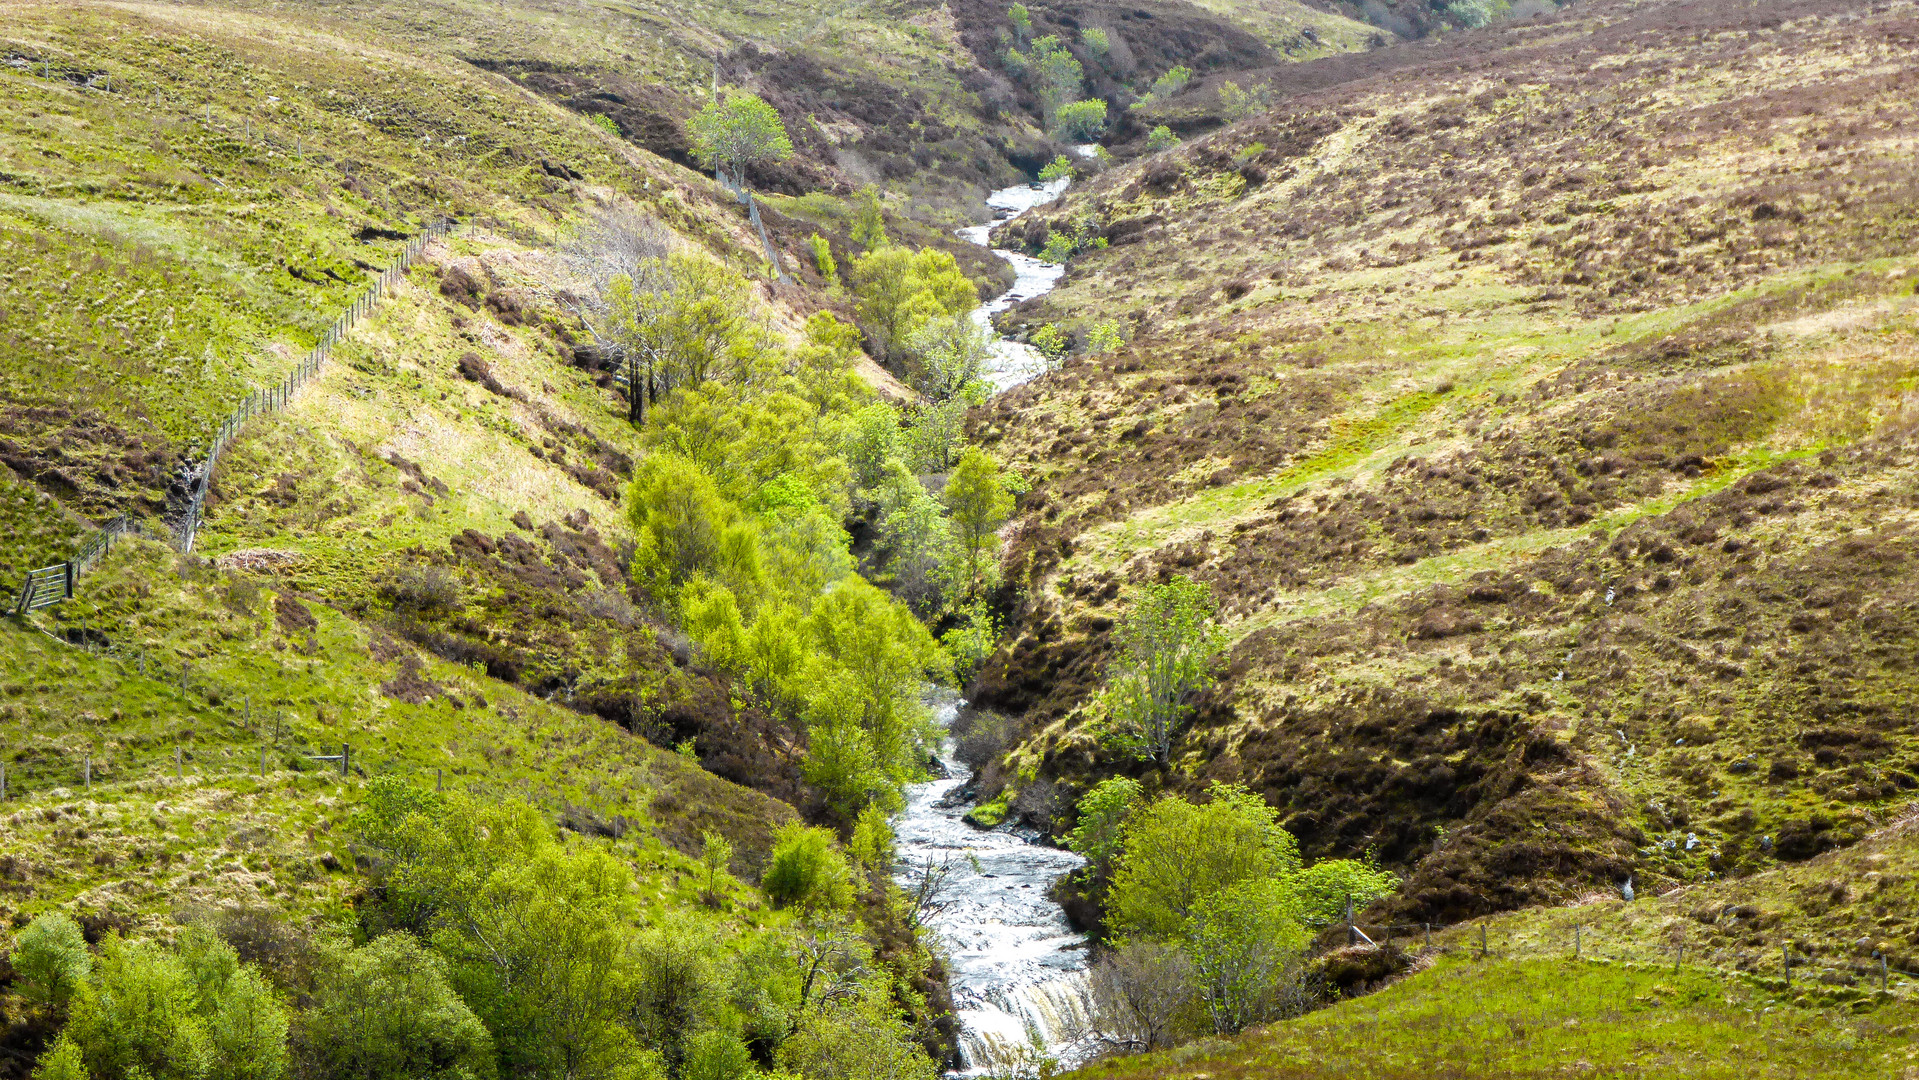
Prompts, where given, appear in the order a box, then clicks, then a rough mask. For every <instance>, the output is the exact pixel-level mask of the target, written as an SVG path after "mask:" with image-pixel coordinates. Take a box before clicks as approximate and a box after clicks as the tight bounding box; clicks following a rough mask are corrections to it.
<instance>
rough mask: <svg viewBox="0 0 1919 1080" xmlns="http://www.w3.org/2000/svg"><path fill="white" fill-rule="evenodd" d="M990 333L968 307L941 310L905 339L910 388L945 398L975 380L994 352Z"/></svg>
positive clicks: (943, 399) (935, 399)
mask: <svg viewBox="0 0 1919 1080" xmlns="http://www.w3.org/2000/svg"><path fill="white" fill-rule="evenodd" d="M993 341H994V338H993V335H992V333H991V332H990V331H988V330H987V328H986V327H984V326H982V325H980V323H979V322H978V321H976V320H975V319H974V318H973V315H972V313H971V312H970V311H961V312H951V313H948V312H942V313H941V314H940V315H938V316H935V317H933V318H930V319H927V320H926V322H924V323H922V324H921V325H920V327H919V328H918V329H916V330H914V331H913V333H912V334H911V336H909V337H908V338H907V340H906V356H907V370H908V372H909V374H910V376H911V380H912V384H913V389H915V390H918V391H919V392H920V393H922V394H925V395H926V396H927V397H929V398H931V399H932V400H934V401H945V400H947V399H948V398H951V397H953V396H955V395H957V394H960V393H962V392H964V391H965V390H966V389H967V388H968V387H971V386H972V385H973V384H975V383H977V382H978V381H979V379H980V373H981V372H982V371H984V370H985V367H986V359H987V357H989V356H991V355H992V352H993Z"/></svg>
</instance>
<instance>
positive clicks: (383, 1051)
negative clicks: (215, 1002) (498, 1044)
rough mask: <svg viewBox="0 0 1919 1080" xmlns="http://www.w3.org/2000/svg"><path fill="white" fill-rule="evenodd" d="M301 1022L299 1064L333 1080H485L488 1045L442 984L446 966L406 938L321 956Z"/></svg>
mask: <svg viewBox="0 0 1919 1080" xmlns="http://www.w3.org/2000/svg"><path fill="white" fill-rule="evenodd" d="M323 956H324V960H325V962H324V963H323V964H322V965H321V967H320V971H321V976H320V981H319V986H318V987H317V988H316V990H315V993H314V1004H313V1007H312V1008H311V1009H309V1010H308V1011H307V1012H306V1013H305V1014H304V1015H303V1016H302V1018H301V1024H300V1030H299V1037H298V1043H299V1046H300V1054H301V1058H302V1060H303V1062H304V1063H305V1064H306V1065H307V1067H308V1068H309V1069H310V1070H311V1071H313V1072H315V1073H317V1074H319V1075H322V1076H326V1077H329V1078H334V1080H484V1078H486V1077H491V1076H493V1075H494V1057H493V1040H492V1038H491V1037H490V1036H489V1035H488V1034H487V1030H486V1028H485V1027H484V1026H483V1025H482V1024H481V1023H480V1020H479V1018H478V1017H476V1016H474V1015H473V1011H472V1010H471V1009H469V1008H468V1007H467V1005H466V1003H465V1002H464V1001H462V1000H461V999H460V996H459V995H458V994H457V993H455V992H454V990H453V987H452V986H451V985H450V983H449V982H448V979H447V965H446V961H444V960H442V959H441V958H440V957H439V956H437V955H435V954H434V953H433V952H432V951H430V950H428V949H427V948H425V947H424V946H422V945H421V944H420V943H419V942H418V941H417V940H415V939H414V938H413V936H412V935H410V934H405V933H392V934H384V935H382V936H380V937H377V938H375V939H373V940H372V941H371V942H368V943H367V944H366V945H364V946H362V947H360V948H357V949H352V948H348V947H346V946H345V945H344V944H343V943H339V942H335V943H331V944H329V945H328V946H326V947H325V949H324V950H323Z"/></svg>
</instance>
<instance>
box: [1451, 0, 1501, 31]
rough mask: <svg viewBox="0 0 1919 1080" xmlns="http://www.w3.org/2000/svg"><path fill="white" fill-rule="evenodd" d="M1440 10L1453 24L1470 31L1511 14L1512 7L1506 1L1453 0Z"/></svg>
mask: <svg viewBox="0 0 1919 1080" xmlns="http://www.w3.org/2000/svg"><path fill="white" fill-rule="evenodd" d="M1440 10H1442V11H1444V12H1445V13H1446V15H1447V17H1448V18H1450V19H1452V21H1453V22H1454V23H1456V24H1458V25H1459V26H1462V27H1465V28H1466V29H1469V30H1470V29H1473V28H1476V27H1481V26H1485V25H1487V24H1488V23H1492V22H1496V21H1498V20H1500V19H1503V18H1505V17H1506V16H1507V15H1509V14H1511V13H1512V5H1511V4H1510V3H1508V2H1507V0H1453V3H1450V4H1447V5H1445V6H1444V7H1443V8H1441V9H1440Z"/></svg>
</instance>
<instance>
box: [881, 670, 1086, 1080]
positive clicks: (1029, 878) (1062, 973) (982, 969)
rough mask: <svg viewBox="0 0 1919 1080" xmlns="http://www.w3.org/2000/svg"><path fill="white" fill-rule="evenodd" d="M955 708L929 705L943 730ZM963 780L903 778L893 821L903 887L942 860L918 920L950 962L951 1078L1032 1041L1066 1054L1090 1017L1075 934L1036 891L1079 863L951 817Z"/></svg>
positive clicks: (1068, 1059) (959, 803)
mask: <svg viewBox="0 0 1919 1080" xmlns="http://www.w3.org/2000/svg"><path fill="white" fill-rule="evenodd" d="M949 695H950V692H949ZM959 707H960V702H958V701H957V700H954V699H952V698H951V697H950V696H949V697H947V698H946V699H945V700H942V701H940V702H938V703H937V704H936V705H935V713H936V717H937V719H938V720H939V723H940V726H941V727H942V728H944V727H947V726H948V725H950V724H951V723H952V722H953V718H954V717H955V716H956V715H957V714H958V712H959ZM950 757H951V755H950V747H942V750H941V758H942V760H943V761H944V760H949V759H950ZM966 780H967V777H966V773H965V770H964V769H963V768H961V769H959V770H958V774H957V775H955V776H954V777H952V778H951V779H946V780H934V781H931V782H929V783H924V784H914V785H912V786H911V787H910V788H908V789H907V803H906V811H905V813H903V814H902V815H901V816H900V819H899V821H898V823H897V825H896V826H895V828H896V830H897V835H898V844H899V854H900V858H901V862H902V864H903V865H904V866H905V867H906V868H907V869H906V871H905V872H904V873H903V874H902V877H901V885H902V886H906V887H909V888H910V886H911V882H910V880H909V879H910V878H911V877H912V868H913V867H915V866H924V865H925V864H926V860H927V859H928V858H929V857H930V858H931V859H932V860H933V861H934V863H936V864H937V863H940V862H943V861H944V862H948V864H949V865H950V866H951V876H950V877H949V878H948V879H947V884H946V888H945V891H944V892H943V893H942V894H941V899H942V900H943V901H945V902H946V907H945V908H943V909H941V910H940V911H938V912H937V913H935V914H934V915H933V916H932V917H931V918H930V919H929V920H928V921H929V923H930V924H931V926H932V929H933V931H934V933H936V934H937V935H938V936H939V939H940V941H941V943H942V944H943V945H944V946H945V950H946V955H947V960H948V964H949V970H948V977H949V978H950V980H951V985H952V989H953V1005H954V1008H955V1010H956V1011H957V1012H958V1015H959V1022H960V1050H961V1052H962V1054H964V1056H965V1061H964V1062H963V1065H962V1068H961V1070H960V1072H959V1075H961V1076H978V1075H980V1074H982V1073H988V1072H993V1071H995V1070H996V1069H1000V1068H1003V1067H1007V1066H1011V1065H1013V1064H1014V1063H1015V1062H1017V1061H1019V1060H1020V1059H1021V1057H1022V1055H1026V1054H1030V1053H1031V1052H1032V1051H1033V1050H1035V1049H1036V1050H1038V1051H1040V1052H1042V1053H1044V1054H1046V1055H1050V1056H1052V1057H1056V1058H1058V1059H1059V1060H1060V1061H1061V1062H1062V1063H1073V1062H1077V1061H1078V1060H1079V1059H1080V1058H1081V1057H1082V1053H1081V1049H1080V1047H1079V1046H1077V1045H1076V1042H1077V1040H1078V1039H1079V1038H1080V1037H1081V1033H1082V1032H1083V1031H1084V1030H1085V1029H1086V1027H1087V1021H1088V1020H1089V1019H1090V1016H1089V1015H1088V1006H1089V999H1088V994H1087V988H1086V939H1085V938H1082V937H1081V936H1080V935H1078V934H1076V933H1074V932H1073V929H1072V927H1070V926H1069V925H1067V922H1066V913H1065V912H1064V911H1062V910H1061V909H1060V906H1059V905H1058V904H1056V903H1054V902H1053V901H1052V900H1051V899H1049V898H1048V897H1047V895H1046V893H1047V889H1048V888H1049V887H1051V885H1052V884H1053V882H1055V881H1057V880H1059V878H1060V877H1061V876H1063V875H1064V874H1066V873H1067V872H1068V871H1071V870H1073V869H1075V868H1076V867H1078V866H1079V865H1080V862H1081V860H1080V858H1079V856H1077V855H1074V854H1073V853H1072V852H1070V851H1062V850H1060V849H1058V848H1052V847H1047V846H1045V845H1043V844H1038V843H1035V842H1033V841H1032V840H1031V839H1028V838H1027V837H1023V836H1020V835H1019V834H1017V833H1015V832H1011V831H1008V830H1006V829H996V830H993V831H991V832H982V831H980V830H978V829H975V828H973V827H972V826H970V825H968V824H966V822H964V821H962V820H960V819H961V817H962V816H963V815H964V814H965V813H966V811H967V810H968V809H969V807H970V804H969V803H967V802H966V801H964V800H962V799H960V798H958V797H957V796H958V793H959V789H961V788H963V787H964V786H965V785H966ZM1028 1060H1030V1058H1028Z"/></svg>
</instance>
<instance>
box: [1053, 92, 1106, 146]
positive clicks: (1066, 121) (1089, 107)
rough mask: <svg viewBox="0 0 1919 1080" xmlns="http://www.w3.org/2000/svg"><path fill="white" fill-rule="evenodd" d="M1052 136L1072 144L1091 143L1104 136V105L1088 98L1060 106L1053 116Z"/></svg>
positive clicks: (1097, 99) (1102, 102) (1097, 100)
mask: <svg viewBox="0 0 1919 1080" xmlns="http://www.w3.org/2000/svg"><path fill="white" fill-rule="evenodd" d="M1053 134H1054V136H1055V137H1057V138H1061V139H1069V140H1071V141H1073V142H1092V141H1093V140H1095V139H1097V138H1099V137H1100V136H1101V135H1104V134H1106V103H1105V102H1104V101H1101V100H1100V99H1099V98H1088V99H1086V100H1085V101H1075V102H1071V103H1070V104H1066V105H1061V106H1060V107H1059V109H1058V110H1057V111H1056V112H1054V114H1053Z"/></svg>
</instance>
